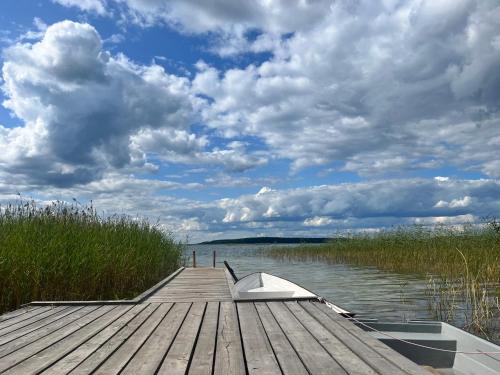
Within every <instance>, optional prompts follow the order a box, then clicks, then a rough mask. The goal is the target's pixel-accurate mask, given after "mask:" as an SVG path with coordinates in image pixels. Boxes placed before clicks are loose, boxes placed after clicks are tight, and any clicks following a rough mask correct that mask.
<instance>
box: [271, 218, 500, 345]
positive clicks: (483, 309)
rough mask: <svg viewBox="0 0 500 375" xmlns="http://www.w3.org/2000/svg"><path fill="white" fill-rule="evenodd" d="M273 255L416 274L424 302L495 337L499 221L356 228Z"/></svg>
mask: <svg viewBox="0 0 500 375" xmlns="http://www.w3.org/2000/svg"><path fill="white" fill-rule="evenodd" d="M264 254H265V255H267V256H270V257H273V258H275V259H281V260H284V261H288V260H307V261H311V260H312V261H323V262H328V263H342V264H349V265H354V266H373V267H376V268H378V269H380V270H384V271H389V272H396V273H403V274H417V275H420V276H421V277H422V278H424V279H426V280H427V282H428V288H427V294H428V301H429V308H430V309H431V311H432V312H433V314H434V315H435V317H436V318H437V319H440V320H444V321H448V322H453V323H455V324H459V325H461V326H462V327H463V328H464V329H466V330H468V331H471V332H474V333H477V334H480V335H481V336H483V337H486V338H488V339H491V340H493V341H497V342H498V341H499V340H500V326H499V324H498V322H499V320H500V319H499V318H500V306H499V297H500V225H499V222H498V221H497V220H490V221H489V222H488V223H487V224H486V225H484V226H481V227H480V228H477V227H472V226H467V227H465V228H461V229H460V230H458V229H453V228H446V227H438V228H432V229H428V228H423V227H411V228H397V229H395V230H390V231H383V232H380V233H378V234H375V235H373V234H371V235H368V234H355V235H349V236H347V237H344V238H338V239H334V240H332V241H331V242H329V243H326V244H322V245H301V246H297V247H287V248H284V247H283V248H279V247H274V248H271V249H269V250H265V251H264Z"/></svg>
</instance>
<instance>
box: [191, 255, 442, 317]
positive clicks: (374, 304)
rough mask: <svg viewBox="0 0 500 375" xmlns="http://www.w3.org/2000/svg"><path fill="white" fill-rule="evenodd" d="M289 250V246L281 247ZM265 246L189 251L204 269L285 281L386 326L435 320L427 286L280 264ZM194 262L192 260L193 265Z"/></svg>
mask: <svg viewBox="0 0 500 375" xmlns="http://www.w3.org/2000/svg"><path fill="white" fill-rule="evenodd" d="M280 246H283V245H280ZM262 247H263V246H262V245H189V246H188V248H187V250H186V255H189V256H190V255H191V254H192V251H193V250H195V251H196V261H197V264H198V265H199V266H211V265H212V259H213V250H216V252H217V266H219V267H220V266H222V264H223V261H224V260H226V261H227V262H228V263H229V265H230V266H231V267H232V268H233V269H234V271H235V273H236V275H237V276H238V277H239V278H241V277H243V276H245V275H247V274H249V273H253V272H267V273H270V274H273V275H276V276H280V277H284V278H286V279H288V280H290V281H292V282H294V283H296V284H299V285H301V286H303V287H305V288H306V289H309V290H310V291H312V292H314V293H316V294H318V295H320V296H322V297H324V298H326V299H327V300H329V301H331V302H333V303H335V304H337V305H339V306H341V307H343V308H344V309H347V310H349V311H351V312H354V313H356V315H357V316H360V317H371V318H378V319H381V320H385V321H403V320H407V319H432V318H433V316H432V314H431V312H430V311H429V309H428V306H429V305H428V301H427V298H426V295H425V290H426V282H425V280H422V279H419V278H416V277H412V276H409V275H400V274H394V273H388V272H382V271H379V270H377V269H376V268H373V267H352V266H347V265H342V264H338V265H335V264H326V263H322V262H307V261H295V262H293V261H290V262H289V261H279V260H275V259H272V258H269V257H265V256H262V255H260V254H259V252H258V251H257V250H258V249H259V248H262ZM190 261H191V260H190Z"/></svg>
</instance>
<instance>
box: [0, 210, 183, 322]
mask: <svg viewBox="0 0 500 375" xmlns="http://www.w3.org/2000/svg"><path fill="white" fill-rule="evenodd" d="M181 257H182V246H181V245H180V244H179V243H176V242H175V241H174V240H173V239H172V236H171V235H170V234H167V233H164V232H163V231H161V230H160V228H158V227H157V226H154V225H151V224H150V223H149V222H147V221H145V220H135V219H132V218H130V217H126V216H111V217H102V216H100V215H98V213H97V212H96V210H95V209H94V207H92V205H91V204H90V205H89V206H86V207H82V206H80V205H78V204H76V203H74V204H72V205H68V204H65V203H62V202H55V203H53V204H50V205H48V206H45V207H38V206H37V205H36V204H35V203H34V202H21V203H20V204H15V205H8V206H4V207H0V313H2V312H5V311H9V310H12V309H15V308H17V307H19V306H20V305H21V304H24V303H27V302H30V301H33V300H94V299H96V300H99V299H121V298H132V297H134V296H136V295H138V294H140V293H141V292H143V291H144V290H146V289H147V288H149V287H150V286H152V285H154V283H156V282H158V281H159V280H161V279H162V278H164V277H166V276H167V275H168V274H170V273H171V272H173V271H174V270H175V269H177V268H178V267H179V266H180V263H181Z"/></svg>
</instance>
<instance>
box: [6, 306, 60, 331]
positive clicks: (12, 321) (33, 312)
mask: <svg viewBox="0 0 500 375" xmlns="http://www.w3.org/2000/svg"><path fill="white" fill-rule="evenodd" d="M51 309H52V306H44V307H39V308H37V309H32V310H30V311H26V312H25V313H24V314H19V315H16V316H14V317H12V318H10V319H6V320H5V321H2V322H1V323H0V329H4V328H6V327H8V326H10V325H12V324H17V323H19V322H22V321H24V320H27V319H30V318H32V317H34V316H36V315H39V314H42V313H44V312H45V311H49V310H51Z"/></svg>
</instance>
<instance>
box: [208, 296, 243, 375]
mask: <svg viewBox="0 0 500 375" xmlns="http://www.w3.org/2000/svg"><path fill="white" fill-rule="evenodd" d="M245 373H246V369H245V362H244V358H243V348H242V347H241V336H240V329H239V326H238V316H237V315H236V308H235V305H234V303H233V302H221V304H220V313H219V327H218V329H217V349H216V353H215V369H214V374H215V375H225V374H233V375H238V374H242V375H243V374H245Z"/></svg>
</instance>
